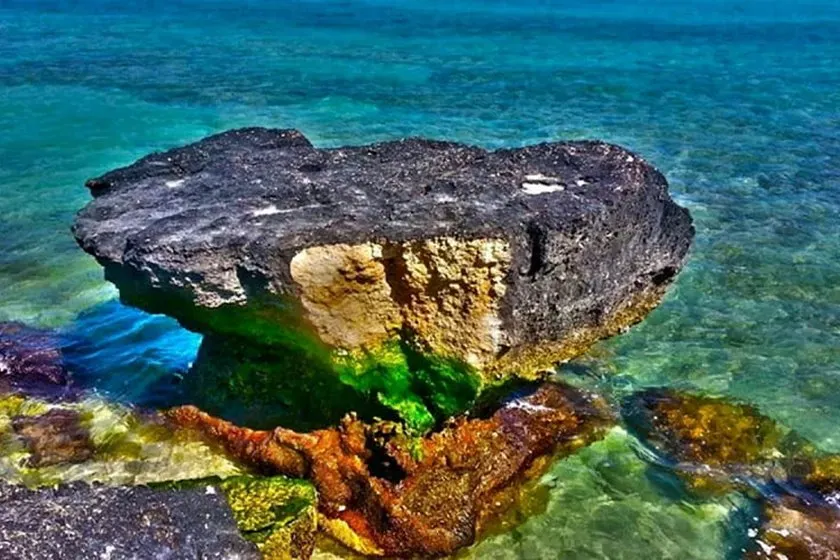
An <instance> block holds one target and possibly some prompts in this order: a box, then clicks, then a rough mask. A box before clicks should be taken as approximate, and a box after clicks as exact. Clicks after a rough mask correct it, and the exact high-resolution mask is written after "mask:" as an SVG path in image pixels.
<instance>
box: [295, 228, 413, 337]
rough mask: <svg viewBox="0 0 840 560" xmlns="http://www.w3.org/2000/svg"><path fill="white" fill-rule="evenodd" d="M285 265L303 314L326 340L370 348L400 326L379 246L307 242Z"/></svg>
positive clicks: (371, 244) (397, 310) (373, 244)
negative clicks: (289, 269)
mask: <svg viewBox="0 0 840 560" xmlns="http://www.w3.org/2000/svg"><path fill="white" fill-rule="evenodd" d="M290 268H291V274H292V279H293V280H294V281H295V282H296V283H297V285H298V287H299V288H300V292H301V303H302V304H303V307H304V309H305V310H306V315H307V318H308V319H309V322H310V323H311V324H312V325H313V327H314V328H315V330H316V331H317V333H318V335H319V336H320V338H321V340H322V341H324V342H325V343H326V344H329V345H332V346H336V347H338V348H344V349H355V348H365V347H373V346H375V345H377V344H380V343H382V342H384V341H385V340H386V339H388V338H389V337H390V336H391V335H392V334H393V333H394V331H396V330H397V329H398V328H399V327H400V325H401V323H402V321H401V317H400V310H399V309H398V308H397V305H396V303H394V301H393V299H392V298H391V288H390V286H388V283H387V281H386V278H385V267H384V265H383V262H382V246H381V245H378V244H375V243H364V244H361V245H324V246H320V247H310V248H308V249H304V250H303V251H301V252H299V253H298V254H297V255H295V257H294V258H293V259H292V262H291V265H290Z"/></svg>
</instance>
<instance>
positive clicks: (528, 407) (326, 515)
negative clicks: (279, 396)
mask: <svg viewBox="0 0 840 560" xmlns="http://www.w3.org/2000/svg"><path fill="white" fill-rule="evenodd" d="M170 416H171V418H172V419H174V420H175V421H176V422H177V423H178V424H180V425H182V426H189V427H192V428H197V429H199V430H201V431H203V432H204V433H205V434H206V435H207V436H209V437H211V438H213V439H215V440H217V441H220V442H221V443H222V444H223V445H225V447H226V448H227V449H228V450H229V451H230V452H231V453H232V454H234V455H235V456H237V457H239V458H240V459H242V460H244V461H246V462H249V463H251V464H253V465H256V466H258V467H260V468H263V469H265V470H269V471H272V472H278V473H282V474H286V475H291V476H305V477H307V478H309V479H310V480H312V481H313V483H314V484H315V486H316V488H317V489H318V494H319V499H320V503H319V509H320V512H321V514H322V525H323V526H324V528H325V529H326V530H327V531H328V532H329V533H331V534H332V535H333V536H334V537H335V538H337V539H338V540H340V541H342V542H343V543H344V544H346V545H348V546H350V547H351V548H353V549H355V550H357V551H359V552H362V553H364V554H372V555H385V556H413V555H425V556H439V555H443V554H448V553H451V552H453V551H455V550H457V549H458V548H461V547H464V546H467V545H470V544H472V543H473V542H474V541H475V538H476V535H477V534H478V533H479V532H480V531H481V528H482V526H483V524H484V523H485V522H486V521H488V520H489V519H491V518H492V517H493V516H494V515H495V514H496V513H498V511H497V510H498V509H499V507H501V506H502V503H503V502H505V500H504V499H502V498H503V497H504V495H505V494H507V492H506V491H507V490H508V489H509V488H510V487H511V486H512V485H516V484H518V483H521V482H523V481H524V480H525V479H527V478H528V475H529V474H530V475H532V474H533V473H534V470H536V469H538V468H539V467H540V466H542V465H543V464H544V463H545V461H544V458H546V457H548V456H550V455H551V454H553V453H555V452H557V451H558V450H566V451H568V450H571V449H574V448H576V447H577V446H578V445H581V444H583V443H587V442H588V441H591V440H592V439H594V438H595V437H598V434H599V433H600V432H601V429H600V428H602V427H603V426H605V425H606V424H607V422H608V421H609V414H608V413H607V412H606V408H605V406H604V404H603V402H602V401H600V400H598V399H596V398H594V397H592V396H590V395H588V394H585V393H582V392H580V391H578V390H576V389H574V388H571V387H568V386H564V385H558V384H544V385H542V386H540V387H539V388H537V389H536V390H534V391H533V392H531V393H529V394H527V395H523V396H521V397H518V398H514V399H511V400H508V401H506V402H504V403H503V404H502V406H501V407H500V408H499V409H498V410H496V411H495V412H494V413H493V414H492V415H490V416H489V417H487V418H466V417H461V418H458V419H455V420H453V421H452V422H450V423H449V424H448V425H447V426H445V427H444V428H443V429H442V430H440V431H439V432H436V433H434V434H432V435H430V436H427V437H425V438H422V439H419V438H411V437H409V436H407V435H405V434H403V433H402V431H401V429H400V428H399V427H398V426H397V425H394V424H389V423H379V424H374V425H367V424H364V423H362V422H361V421H359V420H358V419H356V418H355V417H354V416H347V417H346V418H345V419H344V420H343V421H342V423H341V425H340V426H339V427H338V428H331V429H324V430H317V431H313V432H309V433H306V434H299V433H296V432H293V431H290V430H285V429H283V428H277V429H275V430H273V431H254V430H249V429H246V428H240V427H237V426H235V425H233V424H231V423H229V422H226V421H224V420H221V419H218V418H214V417H212V416H210V415H207V414H205V413H203V412H201V411H199V410H198V409H196V408H194V407H181V408H177V409H174V410H173V411H171V413H170ZM497 498H498V499H497Z"/></svg>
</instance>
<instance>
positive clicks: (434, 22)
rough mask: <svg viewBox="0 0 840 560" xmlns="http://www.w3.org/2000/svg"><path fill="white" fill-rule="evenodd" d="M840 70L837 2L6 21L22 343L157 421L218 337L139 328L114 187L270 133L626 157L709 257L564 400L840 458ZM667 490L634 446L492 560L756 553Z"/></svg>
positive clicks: (707, 506)
mask: <svg viewBox="0 0 840 560" xmlns="http://www.w3.org/2000/svg"><path fill="white" fill-rule="evenodd" d="M839 69H840V3H837V2H836V1H834V0H824V1H811V2H801V1H797V0H781V1H775V2H772V1H770V0H767V1H759V0H748V1H742V2H733V1H731V0H699V1H693V2H690V3H689V2H678V1H661V0H656V1H655V0H640V1H636V2H611V1H597V2H586V3H584V2H575V3H573V2H565V1H555V2H548V1H543V2H537V1H535V0H521V1H519V2H511V3H504V2H499V1H492V2H487V1H485V2H478V1H477V0H450V1H448V2H432V1H429V0H426V1H408V0H401V1H396V0H395V1H393V2H385V1H384V0H383V1H366V2H362V1H350V0H347V1H327V0H323V1H321V0H311V1H302V2H283V3H278V2H271V1H269V0H264V1H257V0H240V1H236V0H227V1H225V2H221V1H216V0H213V1H206V0H205V1H202V2H199V1H197V0H180V1H176V0H170V1H168V2H158V1H152V0H149V1H147V2H136V3H128V2H111V1H105V0H77V1H74V2H69V1H68V2H59V1H52V2H47V1H44V2H39V1H37V0H25V1H20V2H18V1H14V0H12V1H9V0H7V1H5V2H0V130H2V134H0V216H2V218H0V220H2V226H3V227H2V234H0V320H22V321H25V322H28V323H30V324H34V325H41V326H48V327H56V328H61V329H62V332H64V333H65V334H66V337H67V340H68V343H67V344H68V348H67V353H68V356H69V358H70V360H71V362H72V364H73V365H74V368H76V369H77V370H78V372H79V373H78V376H79V379H80V380H81V382H83V383H84V384H88V385H89V386H93V387H97V388H98V389H99V390H100V391H102V392H103V393H105V394H108V395H109V396H112V397H114V398H119V399H122V400H125V401H128V402H136V403H140V404H145V405H152V406H155V405H158V404H160V403H164V402H166V401H167V399H168V398H170V397H171V395H172V394H174V393H176V392H177V386H178V380H179V377H180V376H181V375H182V374H183V372H184V371H185V370H186V369H187V368H188V366H189V362H190V361H191V359H192V358H193V356H194V352H195V349H196V347H197V344H198V339H197V337H195V336H193V335H191V334H189V333H185V332H184V331H181V330H179V329H178V328H177V326H176V325H174V324H173V323H172V322H170V321H167V320H165V319H161V318H156V317H149V316H146V315H144V314H142V313H139V312H136V311H132V310H129V309H126V308H124V307H122V306H120V305H119V304H117V303H115V302H114V301H113V299H114V298H115V291H114V290H113V288H112V287H110V286H108V285H107V284H105V283H104V282H103V280H102V275H101V270H100V268H99V267H98V266H97V265H96V264H95V263H94V262H93V261H92V260H91V259H90V258H89V257H87V256H85V255H84V254H83V253H82V252H81V251H80V250H78V249H77V248H76V246H75V244H74V242H73V240H72V238H71V236H70V234H69V226H70V223H71V220H72V217H73V214H74V212H75V211H76V210H78V209H79V208H80V207H81V206H83V205H84V204H85V202H86V201H87V200H88V194H87V192H86V190H85V189H84V188H83V187H82V184H83V182H84V180H85V179H86V178H88V177H91V176H94V175H97V174H100V173H102V172H103V171H105V170H107V169H110V168H112V167H115V166H119V165H123V164H127V163H130V162H131V161H133V160H134V159H136V158H137V157H139V156H141V155H144V154H145V153H147V152H149V151H152V150H159V149H165V148H168V147H171V146H174V145H177V144H181V143H185V142H189V141H192V140H196V139H198V138H200V137H202V136H204V135H207V134H210V133H214V132H218V131H221V130H224V129H226V128H230V127H236V126H246V125H249V126H250V125H266V126H277V127H296V128H299V129H300V130H302V131H303V132H304V133H305V134H306V135H307V136H308V137H309V138H310V139H311V140H312V141H313V142H315V143H317V144H319V145H324V146H332V145H339V144H345V143H364V142H370V141H375V140H384V139H392V138H398V137H402V136H406V135H423V136H431V137H437V138H445V139H451V140H460V141H465V142H470V143H474V144H480V145H484V146H490V147H495V146H510V145H520V144H525V143H530V142H536V141H542V140H550V139H568V138H600V139H604V140H607V141H611V142H616V143H620V144H623V145H625V146H627V147H629V148H631V149H633V150H635V151H638V152H639V153H640V154H642V155H644V156H645V157H646V158H647V159H648V160H650V161H651V162H653V163H654V164H655V165H657V166H658V167H659V168H660V169H661V170H662V171H663V172H664V173H665V174H666V176H667V177H668V178H669V180H670V182H671V187H672V193H673V195H674V196H675V198H676V199H677V200H678V201H679V202H680V203H682V204H684V205H685V206H687V207H689V208H690V209H691V211H692V214H693V216H694V218H695V221H696V225H697V230H698V235H697V240H696V243H695V246H694V249H693V253H692V257H691V261H690V263H689V265H688V267H687V269H686V270H685V271H684V272H683V273H682V274H681V276H680V277H679V280H678V282H677V285H676V286H675V288H674V289H673V290H672V292H671V294H670V296H669V297H668V299H667V300H666V302H665V303H664V304H663V305H662V306H661V307H660V308H659V309H658V310H657V311H655V312H654V313H653V314H652V315H651V316H650V317H649V318H648V319H647V320H646V321H645V322H644V323H643V324H642V325H640V326H638V327H637V328H635V329H633V330H632V331H631V332H630V333H628V334H626V335H623V336H621V337H618V338H616V339H614V340H611V341H609V342H606V343H604V344H602V345H600V346H599V348H598V349H597V352H595V353H594V354H593V356H592V357H589V358H586V359H584V360H581V361H580V362H579V363H577V364H574V365H573V366H571V367H567V368H564V370H563V373H562V374H563V375H565V376H567V377H569V378H573V379H575V380H576V381H577V382H580V383H586V384H589V385H592V386H594V387H597V388H598V389H600V390H601V391H603V392H604V393H607V394H612V395H615V396H620V395H622V394H624V393H627V392H629V391H632V390H635V389H637V388H639V387H644V386H656V385H662V384H667V385H675V386H679V387H685V388H691V389H698V390H701V391H703V392H705V393H711V394H721V395H727V396H731V397H735V398H738V399H741V400H745V401H747V402H750V403H753V404H755V405H756V406H757V407H759V408H760V409H761V411H762V412H764V413H765V414H767V415H769V416H772V417H773V418H775V419H777V420H778V421H780V422H782V423H783V424H785V425H787V426H789V427H791V428H794V429H796V430H798V431H799V432H801V433H802V434H803V435H805V436H807V437H808V438H810V439H811V440H812V441H814V442H815V443H816V444H818V445H819V446H820V447H822V448H823V449H825V450H827V451H840V428H838V426H840V72H838V70H839ZM645 468H646V467H645V464H644V462H643V461H642V459H641V458H640V456H639V454H638V452H637V445H636V444H635V442H634V440H632V438H630V437H629V436H626V435H625V434H621V433H619V434H614V435H613V436H611V440H610V441H609V442H608V444H603V445H599V446H596V447H595V448H592V449H590V450H587V451H586V452H585V454H584V455H580V456H577V457H575V458H572V459H569V460H567V461H563V462H561V463H558V466H557V467H556V468H555V470H554V471H552V473H553V475H554V478H553V479H552V482H551V483H552V485H553V487H554V490H553V493H552V501H551V505H550V506H549V507H548V509H547V510H546V512H545V513H544V514H542V515H540V516H537V517H535V518H534V519H532V520H530V521H529V522H527V523H526V524H524V525H523V526H522V527H521V528H520V529H518V530H517V531H516V532H515V533H513V534H509V535H505V536H503V537H498V538H496V539H494V540H493V541H490V542H488V543H487V544H485V545H481V546H484V547H485V548H483V549H482V548H479V551H478V552H477V556H478V557H481V556H482V554H483V555H484V557H490V555H491V553H490V552H489V551H490V548H487V547H491V548H492V555H493V557H501V556H504V557H518V558H540V557H545V558H549V557H554V555H555V554H559V553H560V552H562V553H563V554H564V555H565V556H564V557H574V558H593V557H601V558H642V557H648V558H721V557H723V556H724V555H725V554H727V551H729V550H730V549H731V548H732V547H733V546H735V545H733V543H734V542H735V543H736V542H737V535H736V536H735V537H733V534H734V533H738V531H740V529H739V528H738V527H739V525H738V524H737V523H735V522H734V521H733V518H735V517H737V515H736V513H738V512H739V511H740V509H739V508H741V505H739V502H738V500H737V499H736V498H731V499H730V500H728V501H725V502H724V503H717V502H707V503H698V502H696V501H693V500H692V499H690V498H689V497H687V496H684V495H681V494H679V493H678V492H667V491H665V490H663V484H652V483H650V476H649V473H646V472H645ZM605 473H607V474H605ZM665 486H667V485H665ZM628 535H632V538H631V537H630V536H628ZM622 539H625V540H623V541H622ZM616 541H621V542H626V546H622V547H617V546H616V545H615V543H616ZM482 551H483V552H482Z"/></svg>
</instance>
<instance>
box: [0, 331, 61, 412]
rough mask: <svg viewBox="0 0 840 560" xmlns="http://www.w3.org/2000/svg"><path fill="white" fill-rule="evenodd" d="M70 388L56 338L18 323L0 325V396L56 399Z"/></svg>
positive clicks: (48, 333) (46, 332)
mask: <svg viewBox="0 0 840 560" xmlns="http://www.w3.org/2000/svg"><path fill="white" fill-rule="evenodd" d="M69 385H70V376H69V374H68V373H67V370H66V369H65V368H64V365H63V363H62V357H61V350H59V342H58V340H57V338H56V337H55V335H53V334H52V333H50V332H48V331H42V330H38V329H33V328H31V327H27V326H26V325H23V324H21V323H0V393H7V392H20V393H27V394H33V395H41V396H59V395H63V394H65V393H66V392H67V389H68V387H69Z"/></svg>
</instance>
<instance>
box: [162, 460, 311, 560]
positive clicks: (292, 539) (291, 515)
mask: <svg viewBox="0 0 840 560" xmlns="http://www.w3.org/2000/svg"><path fill="white" fill-rule="evenodd" d="M156 487H168V488H215V489H217V490H219V491H220V492H222V494H223V495H224V496H225V499H226V500H227V502H228V504H229V505H230V508H231V511H232V512H233V517H234V519H235V520H236V524H237V526H238V527H239V531H240V532H241V533H242V534H243V535H244V537H245V538H246V539H248V540H250V541H251V542H253V543H256V545H257V547H258V548H259V550H260V553H261V554H262V557H263V560H292V559H294V560H298V559H300V560H305V559H307V558H309V557H310V556H312V552H313V551H314V550H315V538H316V531H317V529H318V517H317V508H316V506H317V500H318V497H317V495H316V493H315V489H314V487H313V486H312V485H311V484H309V483H308V482H305V481H302V480H295V479H291V478H286V477H283V476H275V477H270V478H260V477H255V476H234V477H230V478H226V479H223V480H220V479H218V478H209V479H199V480H183V481H178V482H170V483H164V484H160V485H156Z"/></svg>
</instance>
